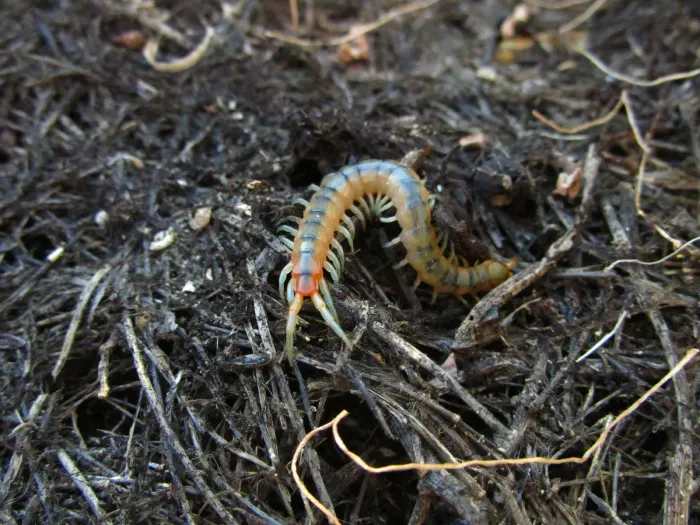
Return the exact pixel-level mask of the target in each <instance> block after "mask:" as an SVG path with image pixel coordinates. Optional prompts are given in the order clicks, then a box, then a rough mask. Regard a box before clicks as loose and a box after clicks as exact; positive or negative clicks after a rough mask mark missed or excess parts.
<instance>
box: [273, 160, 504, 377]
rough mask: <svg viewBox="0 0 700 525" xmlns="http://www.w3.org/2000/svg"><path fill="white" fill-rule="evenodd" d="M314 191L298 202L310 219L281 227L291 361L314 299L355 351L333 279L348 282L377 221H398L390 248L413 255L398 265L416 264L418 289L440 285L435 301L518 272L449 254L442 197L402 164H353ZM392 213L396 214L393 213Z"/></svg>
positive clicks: (281, 285) (484, 287) (281, 279)
mask: <svg viewBox="0 0 700 525" xmlns="http://www.w3.org/2000/svg"><path fill="white" fill-rule="evenodd" d="M310 189H311V190H312V191H314V194H313V196H312V197H311V199H310V200H308V201H307V200H304V199H296V200H295V203H297V204H301V205H303V206H304V207H305V209H304V213H303V216H302V217H293V216H291V217H287V218H285V219H284V220H283V221H281V223H280V224H279V226H278V229H277V232H278V234H279V235H280V240H281V242H282V243H283V244H284V245H285V246H287V248H288V249H289V251H290V254H291V256H290V260H289V262H288V264H287V265H285V266H284V268H283V269H282V271H281V272H280V276H279V293H280V296H281V297H282V299H283V301H284V300H286V302H287V304H288V305H289V310H288V313H287V325H286V334H285V335H286V341H285V343H286V351H287V357H288V359H289V361H290V363H291V362H293V359H294V333H295V331H296V327H297V323H298V317H299V312H300V310H301V308H302V306H303V304H304V301H305V300H306V298H309V299H310V300H311V302H312V303H313V305H314V306H315V307H316V309H317V310H318V311H319V313H320V314H321V317H322V318H323V320H324V321H325V322H326V324H327V325H328V326H329V327H330V328H331V329H332V330H333V331H334V332H335V333H336V334H337V335H338V337H340V339H341V340H342V341H343V342H344V343H345V344H346V345H347V346H348V348H350V349H352V347H353V344H352V342H351V341H350V338H349V337H348V336H347V334H346V333H345V331H344V330H343V328H342V327H341V325H340V322H339V320H338V314H337V312H336V309H335V306H334V304H333V298H332V296H331V293H330V287H329V284H328V280H327V278H326V276H328V278H330V280H331V282H332V283H333V284H338V283H339V282H340V280H341V277H342V272H343V269H344V266H345V251H344V248H343V244H344V243H347V245H348V247H349V248H350V250H351V251H354V246H353V240H354V239H355V235H356V230H357V228H356V225H355V224H356V222H357V223H358V225H360V226H362V227H363V228H366V227H367V226H368V224H369V223H370V222H371V221H372V220H376V219H378V220H379V221H380V222H382V223H394V222H395V223H398V225H399V227H400V229H401V233H400V234H399V235H398V236H397V237H395V238H393V239H391V240H390V241H388V242H387V243H385V244H384V247H387V248H388V247H391V246H395V245H398V244H402V245H403V247H404V249H405V251H406V255H405V256H404V258H403V259H401V261H400V262H398V263H397V264H395V265H394V268H400V267H402V266H405V265H410V266H411V267H412V268H413V270H414V271H415V272H416V279H415V281H414V283H413V288H414V289H416V288H417V287H418V286H419V285H420V284H421V283H425V284H426V285H428V286H430V287H432V288H433V301H434V300H435V298H436V297H437V294H439V293H445V294H452V295H455V296H460V297H461V296H463V295H466V294H470V295H474V294H476V293H480V292H485V291H488V290H490V289H492V288H494V287H496V286H497V285H499V284H500V283H502V282H504V281H505V280H506V279H508V278H509V277H510V276H511V275H512V268H513V266H514V261H511V262H510V263H507V264H503V263H501V262H498V261H494V260H491V259H489V260H487V261H484V262H482V263H480V264H477V265H474V266H469V265H467V264H466V263H464V262H463V261H462V260H461V259H460V258H459V257H457V255H455V253H454V250H451V251H450V253H448V252H447V246H448V241H449V239H448V238H447V236H446V235H445V232H444V231H442V230H438V229H437V228H436V227H435V226H434V225H433V222H432V210H433V206H434V203H435V197H434V196H432V195H431V194H430V192H429V191H428V189H427V188H426V186H425V181H424V180H422V179H421V178H420V177H419V176H418V174H417V173H416V172H415V171H414V170H413V169H411V168H409V167H407V166H404V165H403V164H401V163H399V162H395V161H383V160H365V161H362V162H360V163H358V164H353V165H349V166H345V167H344V168H342V169H340V170H338V171H336V172H333V173H329V174H327V175H325V176H324V177H323V179H322V180H321V183H320V185H312V186H311V187H310ZM392 208H393V209H394V213H393V215H388V216H387V215H386V214H387V212H389V211H390V210H391V209H392ZM353 218H355V220H353ZM287 235H291V236H292V237H293V239H292V238H289V237H287Z"/></svg>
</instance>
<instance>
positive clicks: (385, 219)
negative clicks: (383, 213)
mask: <svg viewBox="0 0 700 525" xmlns="http://www.w3.org/2000/svg"><path fill="white" fill-rule="evenodd" d="M379 220H380V221H382V222H385V223H389V222H396V215H392V216H391V217H379Z"/></svg>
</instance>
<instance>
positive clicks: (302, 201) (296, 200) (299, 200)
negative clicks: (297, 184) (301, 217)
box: [292, 197, 309, 208]
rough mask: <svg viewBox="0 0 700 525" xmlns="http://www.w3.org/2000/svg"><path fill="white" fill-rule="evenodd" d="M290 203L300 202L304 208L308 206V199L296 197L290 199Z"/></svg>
mask: <svg viewBox="0 0 700 525" xmlns="http://www.w3.org/2000/svg"><path fill="white" fill-rule="evenodd" d="M292 204H301V205H302V206H303V207H304V208H308V207H309V201H307V200H306V199H302V198H301V197H297V198H296V199H294V200H293V201H292Z"/></svg>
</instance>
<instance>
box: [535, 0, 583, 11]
mask: <svg viewBox="0 0 700 525" xmlns="http://www.w3.org/2000/svg"><path fill="white" fill-rule="evenodd" d="M589 1H590V0H564V1H563V2H540V1H539V0H526V1H525V3H526V4H528V5H531V6H533V7H539V8H541V9H550V10H552V11H557V10H563V9H569V8H570V7H576V6H577V5H581V4H587V3H588V2H589Z"/></svg>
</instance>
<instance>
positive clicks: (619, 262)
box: [605, 237, 700, 271]
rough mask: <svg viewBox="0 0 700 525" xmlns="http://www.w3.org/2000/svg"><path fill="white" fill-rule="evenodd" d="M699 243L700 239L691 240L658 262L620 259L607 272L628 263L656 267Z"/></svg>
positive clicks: (608, 267) (606, 269)
mask: <svg viewBox="0 0 700 525" xmlns="http://www.w3.org/2000/svg"><path fill="white" fill-rule="evenodd" d="M697 241H700V237H695V238H694V239H690V240H689V241H688V242H686V243H685V244H683V245H682V246H681V247H679V248H678V249H677V250H674V251H673V252H671V253H669V254H668V255H667V256H666V257H662V258H661V259H659V260H657V261H649V262H647V261H640V260H639V259H618V260H617V261H615V262H613V263H611V264H609V265H608V266H606V267H605V271H609V270H612V269H613V268H615V266H617V265H618V264H626V263H632V264H639V265H642V266H654V265H656V264H661V263H663V262H666V261H668V260H669V259H673V258H674V257H675V256H676V255H678V254H679V253H680V252H682V251H683V250H685V249H686V248H687V247H689V246H690V245H692V244H694V243H696V242H697Z"/></svg>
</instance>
